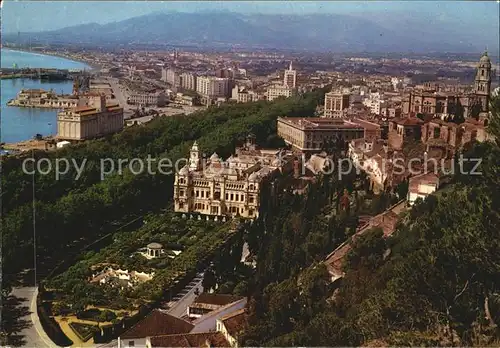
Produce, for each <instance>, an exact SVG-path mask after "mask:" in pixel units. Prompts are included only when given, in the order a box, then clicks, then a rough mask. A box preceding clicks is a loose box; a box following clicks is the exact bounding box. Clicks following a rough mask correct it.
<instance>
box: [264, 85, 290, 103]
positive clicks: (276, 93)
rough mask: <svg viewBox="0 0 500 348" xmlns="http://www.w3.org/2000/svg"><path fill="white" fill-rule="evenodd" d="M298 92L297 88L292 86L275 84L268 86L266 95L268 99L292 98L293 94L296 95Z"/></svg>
mask: <svg viewBox="0 0 500 348" xmlns="http://www.w3.org/2000/svg"><path fill="white" fill-rule="evenodd" d="M296 93H297V90H296V89H295V88H290V87H287V86H282V85H273V86H271V87H268V88H267V92H266V97H267V100H269V101H273V100H274V99H276V98H279V97H285V98H290V97H291V96H294V95H295V94H296Z"/></svg>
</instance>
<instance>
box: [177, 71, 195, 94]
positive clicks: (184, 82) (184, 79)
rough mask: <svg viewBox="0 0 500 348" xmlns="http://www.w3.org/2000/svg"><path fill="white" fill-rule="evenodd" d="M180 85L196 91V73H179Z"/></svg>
mask: <svg viewBox="0 0 500 348" xmlns="http://www.w3.org/2000/svg"><path fill="white" fill-rule="evenodd" d="M180 86H181V87H182V88H184V89H187V90H190V91H196V75H195V74H192V73H187V72H184V73H182V74H181V75H180Z"/></svg>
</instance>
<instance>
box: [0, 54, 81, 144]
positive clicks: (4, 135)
mask: <svg viewBox="0 0 500 348" xmlns="http://www.w3.org/2000/svg"><path fill="white" fill-rule="evenodd" d="M0 61H1V67H2V68H12V67H15V66H17V67H18V68H24V67H29V68H56V69H87V70H90V67H89V66H88V65H86V64H85V63H81V62H75V61H72V60H69V59H65V58H61V57H55V56H47V55H43V54H38V53H29V52H21V51H14V50H9V49H4V48H2V49H1V52H0ZM0 87H1V89H0V97H1V104H2V105H1V109H0V142H3V143H13V142H18V141H23V140H29V139H32V138H33V137H34V136H35V135H36V134H41V135H43V136H47V135H55V134H56V133H57V111H58V110H56V109H35V108H20V107H15V106H7V102H8V101H9V100H10V99H13V98H15V97H16V95H17V93H19V92H20V91H21V89H39V88H40V89H45V90H50V89H53V90H54V92H56V93H58V94H60V93H65V94H69V93H71V92H72V90H73V82H72V81H61V82H55V81H50V82H48V81H40V80H32V79H5V80H1V86H0Z"/></svg>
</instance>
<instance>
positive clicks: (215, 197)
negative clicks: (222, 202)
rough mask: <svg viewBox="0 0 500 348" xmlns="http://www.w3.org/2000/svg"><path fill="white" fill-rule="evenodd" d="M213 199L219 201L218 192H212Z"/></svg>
mask: <svg viewBox="0 0 500 348" xmlns="http://www.w3.org/2000/svg"><path fill="white" fill-rule="evenodd" d="M214 199H215V200H219V199H220V192H214Z"/></svg>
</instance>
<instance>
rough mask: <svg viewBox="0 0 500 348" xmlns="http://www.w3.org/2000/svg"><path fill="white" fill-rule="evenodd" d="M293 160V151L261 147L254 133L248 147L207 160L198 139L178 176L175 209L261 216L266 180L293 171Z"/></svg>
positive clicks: (215, 214)
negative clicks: (201, 151) (222, 157)
mask: <svg viewBox="0 0 500 348" xmlns="http://www.w3.org/2000/svg"><path fill="white" fill-rule="evenodd" d="M292 159H293V155H292V153H291V152H290V151H284V150H277V149H257V147H256V145H255V143H254V138H253V137H251V136H250V137H249V138H248V140H247V143H246V144H245V146H243V147H240V148H237V149H236V153H235V155H232V156H231V157H229V158H228V159H227V160H226V161H222V160H221V159H220V158H219V156H218V155H217V154H216V153H214V154H212V156H211V157H210V158H209V159H208V160H204V159H202V158H201V156H200V151H199V148H198V144H197V143H196V142H195V143H194V145H193V146H192V148H191V151H190V156H189V163H188V164H186V166H184V167H183V168H182V169H180V170H179V172H178V173H176V175H175V182H174V186H175V187H174V203H175V211H176V212H179V213H198V214H203V215H211V216H227V217H234V216H241V217H244V218H250V219H254V218H257V217H258V216H259V207H260V193H261V185H262V182H263V180H265V179H266V178H269V177H270V176H272V175H273V174H276V173H278V172H283V171H290V170H291V169H292V165H293V163H292V162H293V161H292Z"/></svg>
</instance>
